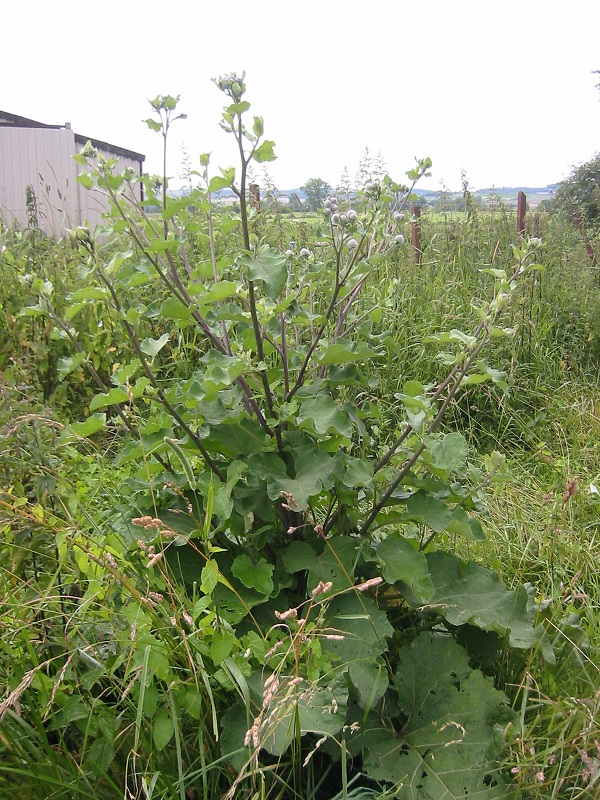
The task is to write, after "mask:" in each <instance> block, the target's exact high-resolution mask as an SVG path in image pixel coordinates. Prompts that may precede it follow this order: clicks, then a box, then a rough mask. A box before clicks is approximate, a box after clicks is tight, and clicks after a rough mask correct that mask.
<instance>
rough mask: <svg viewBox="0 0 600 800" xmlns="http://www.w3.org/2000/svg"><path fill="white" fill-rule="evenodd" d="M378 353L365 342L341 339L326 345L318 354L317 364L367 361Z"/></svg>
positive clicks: (326, 364)
mask: <svg viewBox="0 0 600 800" xmlns="http://www.w3.org/2000/svg"><path fill="white" fill-rule="evenodd" d="M378 355H379V354H378V353H377V351H376V350H373V348H372V347H369V345H368V344H367V343H366V342H358V343H357V342H348V341H346V340H345V339H341V340H339V339H338V341H337V342H336V343H335V344H332V345H329V346H328V347H326V348H325V349H324V350H323V351H322V352H320V353H319V355H318V361H319V364H323V365H325V366H328V365H332V364H349V363H351V362H352V361H367V360H368V359H370V358H376V357H377V356H378Z"/></svg>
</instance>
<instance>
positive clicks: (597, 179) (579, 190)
mask: <svg viewBox="0 0 600 800" xmlns="http://www.w3.org/2000/svg"><path fill="white" fill-rule="evenodd" d="M552 206H553V208H554V209H555V210H559V211H564V212H565V213H567V214H569V215H572V214H573V213H574V212H575V211H578V212H579V214H580V215H581V217H582V219H584V220H585V222H586V223H587V224H588V225H592V226H594V227H599V226H600V153H597V154H596V155H595V156H594V158H592V160H591V161H587V162H586V163H585V164H582V165H581V166H580V167H576V168H575V169H574V170H573V172H572V173H571V175H570V176H569V177H568V178H567V179H566V180H564V181H563V182H562V183H561V184H560V185H559V187H558V189H557V190H556V194H555V196H554V200H553V202H552Z"/></svg>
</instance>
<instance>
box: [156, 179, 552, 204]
mask: <svg viewBox="0 0 600 800" xmlns="http://www.w3.org/2000/svg"><path fill="white" fill-rule="evenodd" d="M559 186H560V184H558V183H549V184H548V185H547V186H491V187H489V188H486V189H471V190H470V192H471V194H472V195H474V196H475V197H479V198H480V199H481V200H482V201H483V202H484V203H487V202H488V201H489V198H491V197H495V198H498V199H499V200H501V201H502V202H503V203H506V204H507V205H516V204H517V196H518V194H519V192H524V193H525V195H526V196H527V202H528V203H529V205H530V207H535V206H536V205H538V203H541V202H542V200H547V199H549V198H550V197H552V196H553V194H554V193H555V192H556V190H557V189H558V187H559ZM414 193H415V194H416V195H417V196H418V197H420V198H422V199H423V200H424V201H425V202H426V203H427V205H436V203H438V202H440V201H441V200H442V198H443V197H447V198H451V199H452V200H456V199H458V198H461V197H462V192H444V191H442V190H439V189H438V190H436V189H420V188H418V187H416V188H415V189H414ZM170 194H172V196H173V197H183V196H185V195H186V194H189V189H187V188H183V189H174V190H173V191H172V192H170ZM277 194H278V196H279V197H280V198H281V199H282V200H283V201H284V202H285V203H287V201H288V198H290V197H294V196H296V197H299V198H300V199H301V200H305V199H306V195H305V193H304V192H303V190H302V189H299V188H298V189H279V190H278V191H277ZM214 196H215V197H217V198H221V200H222V201H223V202H224V203H225V204H228V202H231V201H232V200H233V199H234V198H235V194H234V192H233V191H232V190H231V189H221V190H220V191H219V192H215V195H214Z"/></svg>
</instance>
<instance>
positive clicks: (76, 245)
mask: <svg viewBox="0 0 600 800" xmlns="http://www.w3.org/2000/svg"><path fill="white" fill-rule="evenodd" d="M236 86H238V84H232V86H229V87H225V89H226V90H227V91H228V92H230V93H231V94H230V95H229V96H230V97H231V99H232V100H233V101H234V102H233V105H231V106H230V107H229V110H228V112H227V114H229V117H231V119H232V120H233V121H232V122H231V123H228V122H227V120H228V117H227V116H226V117H224V120H225V124H231V125H232V131H233V133H234V135H236V136H237V135H238V134H239V131H240V130H241V127H236V125H237V124H238V122H239V123H240V126H241V125H242V123H243V119H245V118H244V117H243V115H244V114H245V112H246V109H245V107H244V104H240V103H239V102H237V101H238V100H239V97H237V94H239V91H238V89H239V86H238V89H236V88H235V87H236ZM158 110H160V106H159V109H158ZM159 118H160V119H162V117H160V114H159ZM234 123H235V124H234ZM240 135H241V134H240ZM247 141H250V142H251V145H246V146H247V147H249V148H250V149H249V150H246V151H243V149H242V152H246V155H245V156H244V159H247V160H243V161H242V169H241V170H240V175H241V176H242V178H241V179H242V183H241V184H240V187H239V192H240V198H241V210H240V214H235V213H234V212H233V211H232V210H216V209H215V208H214V207H213V206H212V205H211V203H210V198H208V194H207V187H206V186H204V187H203V188H202V187H199V188H197V189H195V190H194V191H193V192H192V194H191V195H189V196H186V197H184V198H171V197H168V196H167V197H165V198H162V197H160V196H156V195H153V194H152V192H153V186H155V183H153V181H152V180H151V179H150V178H147V179H144V180H145V182H146V185H145V188H146V192H147V195H146V196H147V197H148V198H149V200H148V202H152V203H153V204H154V206H155V207H158V208H162V212H161V214H159V215H156V214H154V215H152V216H149V215H148V214H147V213H146V211H145V208H144V206H143V205H140V204H138V203H137V202H135V201H133V202H129V201H128V200H127V199H126V198H127V192H126V186H125V184H124V182H123V180H122V178H120V177H119V176H118V175H116V174H112V173H111V171H110V167H109V168H108V169H107V168H104V167H103V168H102V169H100V170H98V169H97V166H96V167H94V165H93V164H90V173H91V174H92V175H93V179H94V181H95V182H96V183H97V184H98V186H99V187H100V188H101V189H102V190H104V191H105V192H106V193H107V194H108V195H109V196H110V198H111V201H112V204H113V213H112V214H111V215H110V217H107V220H106V226H105V227H104V229H103V230H99V231H97V232H95V233H93V232H92V233H90V232H88V231H85V230H83V229H79V230H77V231H75V232H73V233H72V235H70V236H69V237H67V238H65V239H63V240H61V241H58V242H57V241H52V240H49V239H45V238H44V237H43V236H42V235H41V234H40V233H39V231H36V230H31V229H30V230H25V231H18V230H14V229H5V230H2V232H1V233H0V326H1V329H2V338H1V344H0V400H1V403H0V430H1V431H2V437H1V439H0V470H1V471H2V482H1V484H0V487H1V488H0V526H1V529H2V540H1V542H0V634H1V635H0V692H1V694H0V796H1V797H15V798H16V797H18V798H20V800H21V799H22V800H34V798H35V799H36V800H39V798H42V797H52V798H65V799H67V798H82V799H83V798H90V797H93V798H99V799H103V798H106V800H114V798H119V797H123V798H136V799H137V798H140V799H141V798H164V799H165V800H171V799H172V800H175V799H176V798H177V800H186V798H188V800H193V799H194V798H207V800H213V798H214V800H217V798H236V799H237V798H248V800H255V799H258V798H261V799H262V798H280V799H281V800H291V799H292V798H294V800H343V799H344V798H355V800H356V799H358V798H371V799H372V800H375V798H379V800H383V799H384V798H392V797H396V798H400V800H426V799H427V800H431V798H439V799H440V800H450V798H462V799H463V800H472V798H477V799H478V800H502V799H503V798H512V799H513V800H517V798H532V799H533V798H536V799H537V798H539V800H542V798H544V799H545V798H560V799H561V800H562V798H569V800H573V799H574V798H591V797H598V796H599V792H600V780H599V779H600V751H599V744H598V742H599V741H600V726H599V723H598V719H599V713H598V712H599V708H598V706H599V704H600V697H599V694H598V685H599V682H600V675H599V672H600V653H599V649H598V641H599V633H600V614H599V611H598V609H599V607H600V580H599V578H598V546H599V544H600V530H599V524H600V522H599V520H600V401H599V395H598V389H599V383H598V375H599V366H600V317H599V315H598V308H599V307H600V280H599V275H598V273H597V270H596V269H595V268H594V267H593V265H592V264H591V261H590V258H589V256H588V254H587V252H586V249H585V246H584V244H583V242H582V241H581V239H580V235H579V233H578V232H577V230H576V229H575V228H574V227H573V226H572V225H571V224H570V222H569V221H568V220H566V219H564V218H562V217H561V216H560V215H558V214H555V215H550V214H547V213H538V214H536V213H535V212H530V213H529V214H528V216H527V230H526V233H525V235H524V236H523V237H522V238H521V239H520V240H519V239H518V238H517V235H516V218H515V214H514V213H512V212H511V211H510V210H507V209H499V210H496V211H495V212H494V213H491V212H489V211H486V210H479V209H474V210H473V211H472V213H470V214H466V213H465V214H460V213H457V212H455V213H454V214H452V215H451V216H449V215H444V214H439V213H435V212H433V211H427V212H426V213H424V215H423V218H422V221H421V235H422V240H421V241H422V245H421V252H420V253H415V252H414V251H413V249H412V248H411V245H410V241H411V221H410V215H409V214H408V203H409V200H410V197H409V193H408V191H401V190H399V189H398V187H397V186H396V184H394V183H393V182H392V181H390V180H389V179H387V178H386V179H384V180H383V181H382V183H381V185H380V186H379V187H377V191H374V190H373V188H372V187H371V188H370V189H367V190H365V191H364V192H358V193H357V195H356V197H354V198H353V202H352V207H349V206H347V205H344V204H342V203H341V202H340V203H339V204H338V202H337V201H336V200H335V199H334V198H329V199H328V200H327V202H326V204H325V208H324V211H323V213H322V214H313V215H310V216H308V217H305V216H302V217H293V218H291V217H290V215H283V216H278V215H276V214H269V213H264V212H263V213H258V214H257V213H250V212H249V209H248V208H247V207H246V203H245V197H246V191H245V186H244V183H243V176H244V174H245V172H244V164H245V165H246V167H247V165H248V163H249V161H250V160H251V158H256V160H258V161H261V160H268V158H269V153H270V149H269V146H268V144H269V143H268V142H265V143H264V144H259V143H261V142H262V139H261V133H260V126H258V123H256V122H255V140H252V139H247ZM252 142H254V143H253V144H252ZM264 145H267V146H264ZM257 154H258V156H260V157H258V156H257ZM418 177H419V176H418V175H415V181H416V180H417V179H418ZM221 180H222V179H221V178H218V179H216V182H213V183H212V185H211V183H210V182H208V181H207V185H208V187H209V188H210V189H211V191H215V190H217V189H218V188H219V186H220V183H219V182H220V181H221ZM405 212H406V213H405ZM403 215H404V216H403ZM590 236H591V238H592V242H593V244H594V246H596V244H597V242H596V240H595V239H594V235H593V233H590ZM291 241H293V242H295V246H292V245H290V242H291Z"/></svg>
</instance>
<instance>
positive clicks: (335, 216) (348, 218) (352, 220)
mask: <svg viewBox="0 0 600 800" xmlns="http://www.w3.org/2000/svg"><path fill="white" fill-rule="evenodd" d="M323 213H324V214H325V216H326V217H329V218H330V219H331V223H332V225H339V226H341V227H345V226H347V225H355V224H356V222H357V220H358V214H357V212H356V211H355V210H354V209H353V208H349V209H348V210H347V211H340V207H339V205H338V201H337V199H336V198H335V197H328V198H327V200H325V204H324V206H323Z"/></svg>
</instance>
